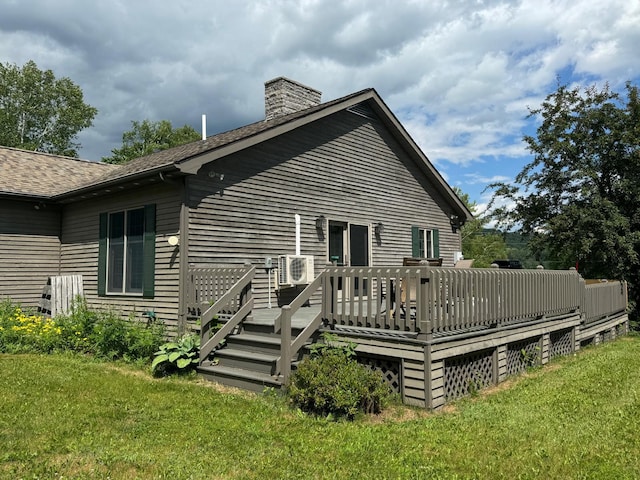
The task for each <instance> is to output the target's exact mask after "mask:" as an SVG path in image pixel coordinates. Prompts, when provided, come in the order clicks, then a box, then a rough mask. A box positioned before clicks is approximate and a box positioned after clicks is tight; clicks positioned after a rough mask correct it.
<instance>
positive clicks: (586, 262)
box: [493, 83, 640, 299]
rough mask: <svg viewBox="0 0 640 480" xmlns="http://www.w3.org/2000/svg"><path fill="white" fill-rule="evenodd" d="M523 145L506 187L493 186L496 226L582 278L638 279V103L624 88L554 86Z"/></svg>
mask: <svg viewBox="0 0 640 480" xmlns="http://www.w3.org/2000/svg"><path fill="white" fill-rule="evenodd" d="M530 116H532V117H534V118H537V119H539V121H540V123H539V126H538V127H537V130H536V134H535V135H531V136H525V137H524V141H525V143H526V144H527V147H528V149H529V151H530V152H531V153H532V154H533V160H532V161H531V162H530V163H529V164H527V165H526V166H525V167H524V168H523V170H522V171H521V172H520V173H519V174H518V176H517V177H516V181H515V183H513V184H504V183H502V184H495V185H493V187H494V188H495V189H496V190H495V196H494V199H498V198H501V199H506V200H508V203H509V204H510V205H511V206H510V208H502V209H498V210H496V215H497V217H498V218H500V219H501V221H503V222H506V223H509V224H511V225H515V226H517V227H518V228H519V229H520V230H521V231H522V232H523V233H525V234H531V235H532V238H533V240H532V241H533V244H534V246H535V248H536V249H537V250H538V251H545V252H547V253H548V254H550V255H551V256H552V257H553V259H554V262H555V263H556V264H557V265H559V266H563V267H564V268H569V267H571V266H574V265H576V264H577V265H578V269H579V271H580V273H581V274H582V275H583V277H585V278H614V279H625V280H628V281H629V282H630V295H631V298H632V299H634V298H635V297H637V295H638V287H639V282H638V280H639V279H640V274H639V272H640V101H639V97H638V87H637V86H634V85H632V84H630V83H628V84H627V86H626V91H625V92H624V94H623V93H617V92H614V91H612V90H611V89H610V88H609V86H608V85H605V86H604V88H602V89H597V88H596V87H590V88H585V89H582V88H569V87H568V86H566V85H559V86H558V88H557V90H556V91H555V92H553V93H551V94H550V95H548V96H547V97H546V99H545V100H544V102H543V103H542V105H541V106H540V108H536V109H533V110H530Z"/></svg>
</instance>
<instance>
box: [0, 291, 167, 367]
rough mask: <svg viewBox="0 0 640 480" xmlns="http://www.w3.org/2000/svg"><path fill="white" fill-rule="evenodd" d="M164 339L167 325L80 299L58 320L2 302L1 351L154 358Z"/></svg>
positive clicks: (137, 359) (128, 359)
mask: <svg viewBox="0 0 640 480" xmlns="http://www.w3.org/2000/svg"><path fill="white" fill-rule="evenodd" d="M163 341H164V328H163V327H162V326H161V325H157V324H151V325H148V324H144V323H140V322H137V321H135V320H130V321H127V320H124V319H122V318H121V317H120V316H118V315H116V314H114V313H112V312H95V311H92V310H89V309H88V308H87V304H86V302H85V301H84V299H83V298H81V297H79V298H77V299H76V300H75V301H74V303H73V306H72V308H71V312H70V313H69V314H68V315H59V316H57V317H56V318H55V319H50V318H46V317H43V316H40V315H30V314H28V313H25V312H23V310H22V309H21V308H20V306H18V305H14V304H12V303H11V302H10V301H9V300H6V301H3V302H1V303H0V351H1V352H12V353H22V352H37V353H51V352H53V351H72V352H79V353H90V354H94V355H96V356H99V357H102V358H107V359H109V360H115V359H124V360H126V361H140V360H144V361H147V360H150V359H151V357H152V356H153V353H154V352H155V351H156V350H157V349H158V347H159V346H160V345H161V344H162V342H163Z"/></svg>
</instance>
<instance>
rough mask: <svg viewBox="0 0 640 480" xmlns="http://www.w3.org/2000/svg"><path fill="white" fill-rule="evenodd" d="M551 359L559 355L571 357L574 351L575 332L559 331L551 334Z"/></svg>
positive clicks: (570, 330) (569, 330)
mask: <svg viewBox="0 0 640 480" xmlns="http://www.w3.org/2000/svg"><path fill="white" fill-rule="evenodd" d="M549 341H550V345H549V358H550V359H551V358H554V357H557V356H559V355H569V354H570V353H572V352H573V350H574V345H573V330H572V329H568V330H559V331H557V332H551V333H550V334H549Z"/></svg>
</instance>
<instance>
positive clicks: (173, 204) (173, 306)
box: [61, 185, 180, 330]
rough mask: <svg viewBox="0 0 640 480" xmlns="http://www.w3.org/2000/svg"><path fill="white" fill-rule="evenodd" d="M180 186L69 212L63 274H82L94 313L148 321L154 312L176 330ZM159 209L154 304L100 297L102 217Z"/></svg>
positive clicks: (127, 195) (104, 199) (64, 232)
mask: <svg viewBox="0 0 640 480" xmlns="http://www.w3.org/2000/svg"><path fill="white" fill-rule="evenodd" d="M179 191H180V189H179V186H177V185H159V186H154V187H146V188H141V189H139V190H136V191H132V192H124V193H120V194H119V195H117V196H110V197H100V198H97V199H92V200H87V201H85V202H81V203H74V204H72V205H66V206H65V214H64V218H63V222H62V248H61V273H62V274H63V275H67V274H69V275H70V274H82V275H83V279H84V292H85V297H86V298H87V303H88V304H89V306H90V307H92V308H102V309H113V310H114V311H117V312H120V313H122V315H124V316H129V315H133V316H135V317H136V318H138V319H143V318H144V317H143V316H142V314H143V313H144V312H146V311H149V310H153V311H154V312H155V313H156V316H157V319H158V320H161V321H163V322H164V323H165V324H166V325H167V326H168V327H169V328H170V329H171V330H173V329H175V328H176V327H177V322H178V282H179V250H180V247H179V246H176V247H172V246H170V245H169V243H168V242H167V239H168V238H169V237H170V236H172V235H177V234H178V229H179V220H180V196H179ZM147 204H156V267H155V296H154V298H152V299H148V298H141V297H139V296H129V295H108V296H106V297H98V295H97V278H98V277H97V274H98V235H99V215H100V213H101V212H113V211H119V210H124V209H130V208H137V207H142V206H144V205H147Z"/></svg>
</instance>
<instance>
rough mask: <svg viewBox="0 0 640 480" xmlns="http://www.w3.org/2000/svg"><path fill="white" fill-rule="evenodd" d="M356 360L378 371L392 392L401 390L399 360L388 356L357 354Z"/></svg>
mask: <svg viewBox="0 0 640 480" xmlns="http://www.w3.org/2000/svg"><path fill="white" fill-rule="evenodd" d="M358 362H359V363H361V364H362V365H364V366H366V367H368V368H370V369H371V370H373V371H374V372H380V373H381V374H382V378H384V380H385V382H386V383H387V384H388V385H389V388H391V391H392V392H393V393H400V392H401V391H402V385H401V381H402V375H401V370H400V362H399V361H398V360H395V361H394V360H391V359H388V358H379V357H369V356H366V357H365V356H358Z"/></svg>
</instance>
